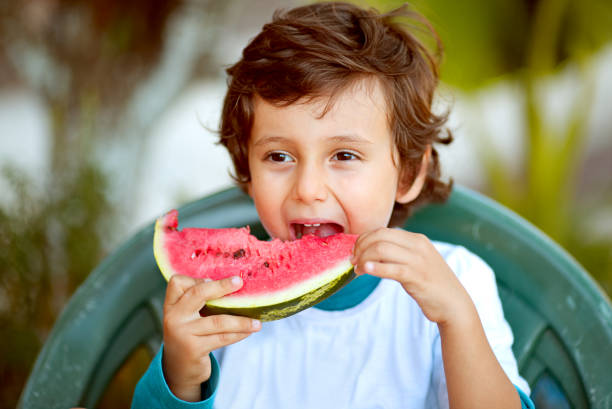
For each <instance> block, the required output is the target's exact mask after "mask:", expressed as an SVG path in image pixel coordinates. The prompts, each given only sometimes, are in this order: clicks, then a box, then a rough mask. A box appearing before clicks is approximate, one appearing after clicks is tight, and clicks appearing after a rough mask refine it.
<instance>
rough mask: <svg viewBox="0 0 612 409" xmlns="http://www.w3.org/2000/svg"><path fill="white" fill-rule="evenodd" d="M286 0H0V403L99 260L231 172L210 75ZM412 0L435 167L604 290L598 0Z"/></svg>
mask: <svg viewBox="0 0 612 409" xmlns="http://www.w3.org/2000/svg"><path fill="white" fill-rule="evenodd" d="M255 4H256V5H255ZM298 4H303V3H301V2H299V1H297V0H291V1H281V0H262V1H258V2H256V3H254V2H247V1H244V0H225V1H222V2H221V1H214V0H130V1H123V0H104V1H103V0H90V1H83V0H27V1H12V2H11V1H3V2H0V385H2V386H1V389H0V408H5V407H6V408H12V407H14V406H15V405H16V402H17V399H18V397H19V394H20V392H21V389H22V388H23V385H24V382H25V380H26V378H27V375H28V373H29V371H30V369H31V367H32V365H33V363H34V360H35V358H36V354H37V353H38V351H39V349H40V348H41V346H42V344H43V343H44V341H45V338H46V336H47V335H48V333H49V331H50V329H51V327H52V325H53V322H54V321H55V319H56V318H57V316H58V315H59V313H60V312H61V310H62V307H63V306H64V305H65V304H66V302H67V300H68V299H69V297H70V295H71V294H72V293H73V292H74V290H75V289H76V288H77V287H78V286H79V284H80V283H81V282H82V281H83V280H84V279H85V278H86V277H87V275H88V274H89V272H90V271H91V270H92V268H93V267H94V266H95V265H97V264H98V263H99V262H100V261H101V260H102V259H103V258H104V257H105V256H106V255H108V254H109V252H111V251H112V250H113V249H114V248H115V247H117V246H118V245H119V244H120V243H121V242H122V241H124V240H126V239H127V238H128V237H130V236H131V235H133V234H134V233H136V232H137V231H138V230H139V229H141V228H142V227H144V226H145V225H147V224H148V223H150V222H151V221H152V220H153V219H154V218H155V217H156V216H158V215H159V214H161V213H163V212H164V211H166V210H168V209H170V208H173V207H176V206H178V205H180V204H183V203H185V202H187V201H190V200H193V199H195V198H198V197H200V196H202V195H205V194H208V193H212V192H214V191H217V190H219V189H222V188H224V187H228V186H230V185H231V179H230V177H229V175H228V170H229V165H230V163H229V158H228V156H227V154H226V153H225V152H224V151H223V150H222V149H221V148H220V147H219V146H217V145H215V134H214V132H212V130H214V129H215V128H216V126H217V124H218V115H219V110H220V105H221V100H222V98H223V93H224V89H225V76H224V71H223V70H224V68H225V67H227V66H228V65H229V64H231V63H232V62H233V61H235V60H236V59H237V58H238V57H239V54H240V51H241V49H242V47H244V45H245V44H246V43H247V41H248V40H249V38H251V37H252V36H253V35H255V34H256V32H257V31H258V30H259V29H260V27H261V25H262V24H264V23H265V22H266V21H267V20H268V19H269V18H270V16H271V14H272V11H273V10H274V9H276V8H278V7H289V6H292V5H298ZM360 4H362V5H371V6H374V7H377V8H378V9H380V10H389V9H391V8H392V7H394V6H398V5H400V4H401V2H399V1H393V0H376V1H374V0H372V1H369V2H360ZM412 4H413V7H414V8H415V9H416V10H417V11H419V12H421V13H423V14H424V15H425V16H426V17H428V18H429V19H430V21H431V22H432V24H433V26H434V27H435V28H436V29H437V31H438V32H439V34H440V37H441V38H442V41H443V43H444V46H445V53H444V63H443V65H442V80H443V83H442V86H441V89H440V93H439V98H438V104H439V107H440V109H443V108H444V107H448V106H450V107H452V114H451V117H450V122H449V125H450V127H451V129H452V130H453V132H454V134H455V137H456V141H455V142H454V143H453V145H451V146H450V147H448V148H444V149H441V151H442V152H441V157H442V165H443V172H444V173H445V174H446V175H452V176H453V178H454V180H455V181H456V182H457V183H461V184H464V185H467V186H469V187H472V188H474V189H477V190H479V191H481V192H483V193H485V194H487V195H489V196H491V197H493V198H495V199H496V200H498V201H500V202H502V203H504V204H505V205H507V206H509V207H510V208H512V209H514V210H515V211H516V212H518V213H519V214H521V215H522V216H524V217H525V218H527V219H528V220H530V221H531V222H532V223H534V224H535V225H536V226H538V227H539V228H541V229H542V230H543V231H545V232H546V233H547V234H548V235H550V236H551V237H552V238H554V239H555V240H556V241H557V242H559V243H560V244H561V245H562V246H563V247H564V248H565V249H567V250H568V251H569V252H570V253H571V254H572V255H573V256H574V257H576V258H577V259H578V261H579V262H580V263H581V264H582V265H583V266H584V267H585V268H586V269H587V270H588V271H589V272H590V274H591V275H592V276H593V277H594V279H595V280H596V281H597V282H598V283H599V284H600V286H601V287H602V288H603V289H604V291H606V292H607V293H608V294H611V293H612V115H611V114H612V111H611V108H610V107H611V106H612V24H610V21H612V3H610V2H609V1H606V0H587V1H581V2H570V1H568V0H496V1H485V0H464V1H461V2H456V1H451V0H429V1H425V0H416V1H414V2H413V3H412ZM149 359H150V357H149V356H148V355H147V353H146V352H145V351H144V350H142V351H140V350H139V351H137V352H136V353H135V354H134V355H133V356H132V358H131V359H130V360H129V361H128V362H127V363H126V364H125V365H124V367H123V368H122V370H121V371H120V372H119V374H118V375H117V376H116V377H115V379H114V380H113V382H112V384H111V385H110V386H109V389H108V390H107V393H106V395H105V398H104V400H103V402H102V404H101V407H102V408H106V407H108V408H115V407H126V406H129V402H130V400H131V395H132V391H133V388H134V385H135V383H136V381H137V380H138V378H139V377H140V375H141V374H142V373H143V372H144V370H145V369H146V366H147V365H148V361H149Z"/></svg>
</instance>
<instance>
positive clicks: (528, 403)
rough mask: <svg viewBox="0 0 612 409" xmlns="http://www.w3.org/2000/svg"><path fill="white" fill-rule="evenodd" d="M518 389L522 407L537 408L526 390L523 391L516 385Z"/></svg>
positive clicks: (527, 408)
mask: <svg viewBox="0 0 612 409" xmlns="http://www.w3.org/2000/svg"><path fill="white" fill-rule="evenodd" d="M514 387H515V388H516V390H517V391H518V394H519V397H520V398H521V409H535V405H534V404H533V401H532V400H531V398H530V397H529V396H527V394H526V393H525V392H523V391H522V390H521V389H520V388H519V387H518V386H516V385H514Z"/></svg>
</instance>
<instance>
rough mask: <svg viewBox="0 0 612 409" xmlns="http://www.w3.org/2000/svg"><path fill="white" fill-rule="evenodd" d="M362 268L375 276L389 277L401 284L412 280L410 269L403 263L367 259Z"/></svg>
mask: <svg viewBox="0 0 612 409" xmlns="http://www.w3.org/2000/svg"><path fill="white" fill-rule="evenodd" d="M363 270H364V272H366V273H368V274H371V275H374V276H376V277H380V278H389V279H391V280H395V281H398V282H400V283H402V284H407V283H409V282H411V281H412V280H411V277H410V269H409V267H408V266H406V265H405V264H398V263H381V262H378V261H368V262H366V263H365V265H364V267H363Z"/></svg>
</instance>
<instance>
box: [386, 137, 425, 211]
mask: <svg viewBox="0 0 612 409" xmlns="http://www.w3.org/2000/svg"><path fill="white" fill-rule="evenodd" d="M430 158H431V145H430V146H428V147H427V149H426V150H425V152H424V153H423V159H422V160H421V166H420V169H419V172H418V173H417V175H416V177H415V178H414V181H413V182H412V185H409V186H406V185H404V184H403V181H402V180H399V181H398V182H397V184H398V185H397V194H396V195H395V201H396V202H398V203H402V204H405V203H410V202H412V201H413V200H414V199H416V198H417V197H418V196H419V194H420V193H421V190H422V189H423V185H425V179H426V178H427V168H428V167H429V160H430Z"/></svg>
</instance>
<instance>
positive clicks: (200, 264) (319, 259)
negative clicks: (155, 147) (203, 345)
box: [154, 210, 357, 320]
mask: <svg viewBox="0 0 612 409" xmlns="http://www.w3.org/2000/svg"><path fill="white" fill-rule="evenodd" d="M356 239H357V236H356V235H349V234H343V233H339V234H335V235H332V236H328V237H324V238H321V237H317V236H314V235H306V236H303V237H302V238H301V239H299V240H294V241H281V240H279V239H273V240H271V241H261V240H258V239H257V238H256V237H255V236H253V235H251V234H250V231H249V228H248V227H242V228H225V229H207V228H184V229H182V230H178V212H177V211H176V210H173V211H171V212H169V213H168V214H166V215H165V216H163V217H161V218H159V219H158V221H157V223H156V227H155V239H154V250H155V257H156V260H157V263H158V265H159V267H160V270H161V272H162V274H163V275H164V277H165V278H166V279H167V280H169V279H170V277H171V276H172V275H174V274H183V275H188V276H191V277H195V278H208V279H212V280H219V279H222V278H226V277H231V276H235V275H236V276H240V277H242V279H243V281H244V285H243V287H242V288H241V289H240V290H238V291H236V292H234V293H232V294H230V295H227V296H225V297H223V298H221V299H219V300H214V301H209V302H207V309H208V310H209V311H212V312H225V313H233V314H238V315H246V316H253V317H257V318H259V319H264V320H271V319H278V318H283V317H285V316H288V315H291V314H294V313H296V312H298V311H301V310H302V309H304V308H308V307H309V306H311V305H313V304H315V303H317V302H319V301H321V300H322V299H324V298H326V297H328V296H329V295H331V294H332V293H333V292H335V291H337V290H338V289H339V288H340V287H342V286H343V285H344V284H345V283H346V282H348V281H349V280H350V279H351V278H352V277H353V275H354V274H353V271H352V265H351V264H350V262H349V259H350V256H351V252H352V249H353V245H354V244H355V240H356Z"/></svg>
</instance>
